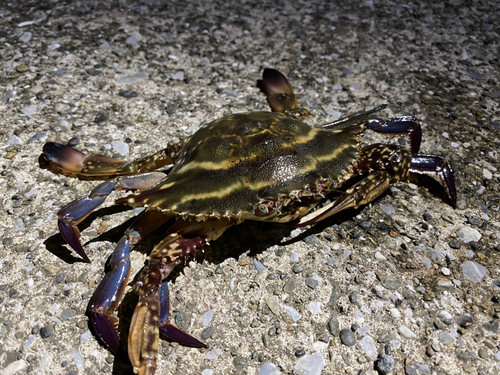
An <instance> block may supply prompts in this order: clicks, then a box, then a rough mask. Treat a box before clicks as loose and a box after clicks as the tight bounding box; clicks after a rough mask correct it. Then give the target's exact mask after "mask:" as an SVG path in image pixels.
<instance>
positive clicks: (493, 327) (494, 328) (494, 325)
mask: <svg viewBox="0 0 500 375" xmlns="http://www.w3.org/2000/svg"><path fill="white" fill-rule="evenodd" d="M483 328H484V329H485V330H487V331H490V332H493V333H497V332H498V322H496V321H494V320H491V321H489V322H487V323H484V324H483Z"/></svg>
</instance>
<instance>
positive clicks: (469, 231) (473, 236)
mask: <svg viewBox="0 0 500 375" xmlns="http://www.w3.org/2000/svg"><path fill="white" fill-rule="evenodd" d="M458 237H460V239H461V240H462V241H463V242H465V243H469V242H473V241H474V242H479V240H480V239H481V233H479V231H478V230H477V229H474V228H471V227H470V226H469V225H467V226H466V227H463V228H462V229H460V230H459V231H458Z"/></svg>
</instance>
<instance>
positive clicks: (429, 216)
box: [423, 212, 432, 221]
mask: <svg viewBox="0 0 500 375" xmlns="http://www.w3.org/2000/svg"><path fill="white" fill-rule="evenodd" d="M423 218H424V220H425V221H431V220H432V215H431V214H430V213H428V212H426V213H425V214H424V215H423Z"/></svg>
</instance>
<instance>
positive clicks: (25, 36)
mask: <svg viewBox="0 0 500 375" xmlns="http://www.w3.org/2000/svg"><path fill="white" fill-rule="evenodd" d="M32 36H33V34H32V33H30V32H29V31H25V32H24V33H23V35H21V36H20V37H19V40H20V41H21V42H23V43H27V42H29V41H30V40H31V37H32Z"/></svg>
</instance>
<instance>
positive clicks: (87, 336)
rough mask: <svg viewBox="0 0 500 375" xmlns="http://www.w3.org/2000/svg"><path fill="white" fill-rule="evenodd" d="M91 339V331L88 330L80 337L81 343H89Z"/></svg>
mask: <svg viewBox="0 0 500 375" xmlns="http://www.w3.org/2000/svg"><path fill="white" fill-rule="evenodd" d="M89 339H90V331H89V330H86V331H85V332H83V333H82V334H81V335H80V342H87V341H89Z"/></svg>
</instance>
